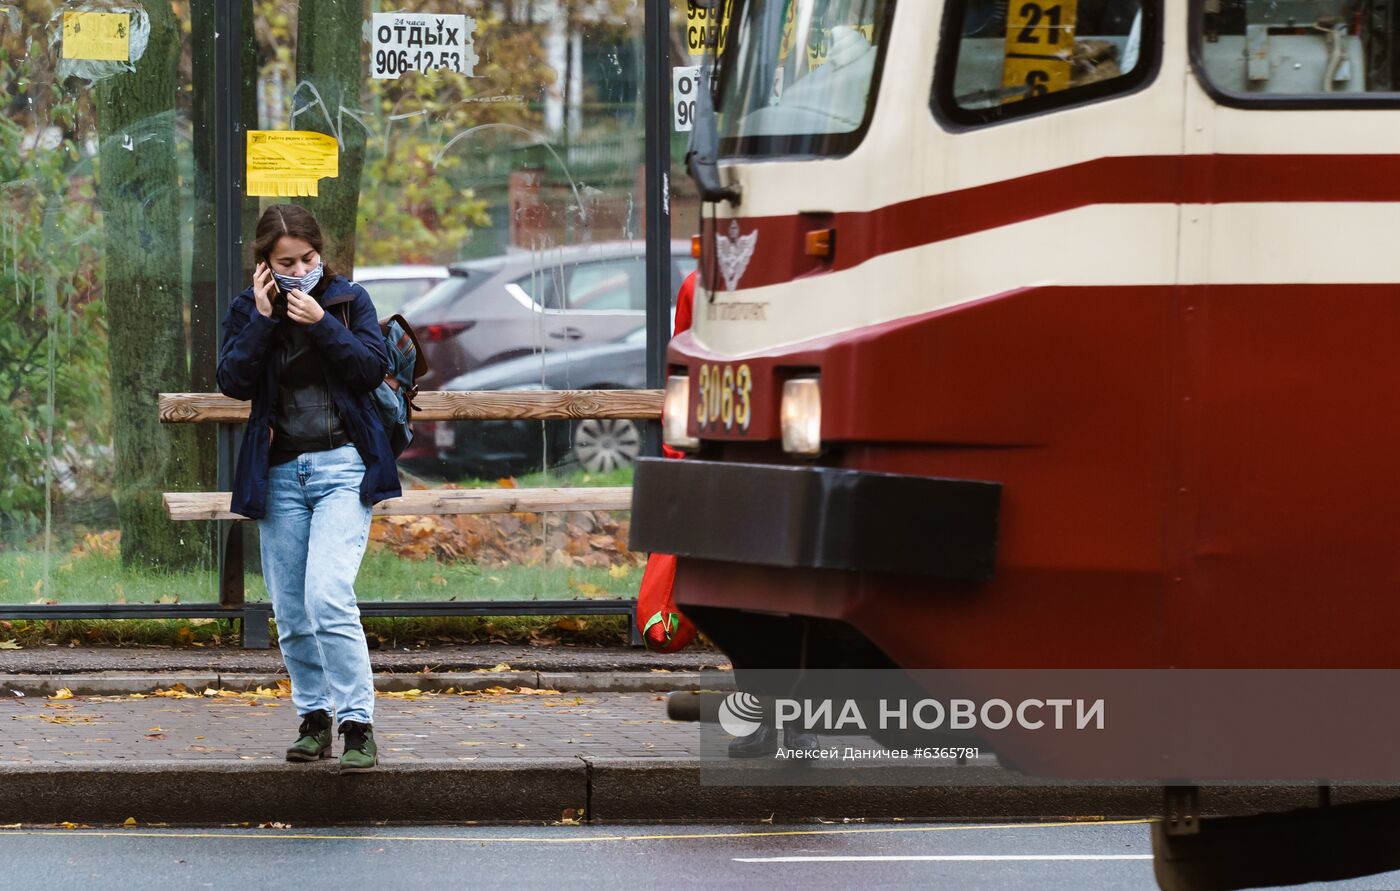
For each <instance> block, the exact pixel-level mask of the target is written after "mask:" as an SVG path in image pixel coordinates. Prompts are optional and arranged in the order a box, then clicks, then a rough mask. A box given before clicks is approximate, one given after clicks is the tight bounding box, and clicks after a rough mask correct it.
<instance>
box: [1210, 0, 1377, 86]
mask: <svg viewBox="0 0 1400 891" xmlns="http://www.w3.org/2000/svg"><path fill="white" fill-rule="evenodd" d="M1198 10H1199V11H1198V13H1197V15H1198V17H1199V18H1198V22H1197V24H1198V27H1197V28H1196V29H1195V30H1194V35H1195V41H1196V44H1195V61H1196V66H1197V69H1198V71H1199V72H1200V73H1201V75H1202V76H1203V77H1204V78H1205V80H1206V82H1207V83H1208V84H1209V85H1210V86H1211V87H1214V88H1215V89H1216V90H1217V91H1218V92H1220V93H1224V94H1227V95H1232V96H1237V97H1239V98H1241V99H1247V98H1249V97H1256V96H1271V97H1275V100H1277V98H1278V97H1285V96H1286V97H1295V98H1297V97H1313V100H1314V101H1316V100H1317V99H1323V98H1327V99H1334V100H1336V99H1342V100H1345V99H1347V98H1355V97H1356V96H1358V95H1364V94H1367V93H1394V92H1397V91H1400V57H1397V55H1396V53H1395V52H1394V49H1393V47H1394V46H1395V45H1396V41H1397V40H1400V8H1397V7H1396V5H1395V4H1394V3H1393V2H1391V0H1203V2H1202V3H1201V4H1200V6H1199V7H1198Z"/></svg>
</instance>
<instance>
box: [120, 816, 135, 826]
mask: <svg viewBox="0 0 1400 891" xmlns="http://www.w3.org/2000/svg"><path fill="white" fill-rule="evenodd" d="M122 825H123V826H125V827H126V828H127V829H130V828H132V827H133V826H135V825H136V818H135V817H127V818H126V819H125V820H123V821H122Z"/></svg>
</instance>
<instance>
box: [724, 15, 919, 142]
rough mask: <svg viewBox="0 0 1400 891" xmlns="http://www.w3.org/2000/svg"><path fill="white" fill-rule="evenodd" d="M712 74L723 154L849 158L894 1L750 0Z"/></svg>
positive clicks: (872, 87)
mask: <svg viewBox="0 0 1400 891" xmlns="http://www.w3.org/2000/svg"><path fill="white" fill-rule="evenodd" d="M733 7H735V8H734V9H733V11H732V13H731V14H733V15H737V16H739V19H738V21H736V22H733V23H732V24H731V25H730V27H729V30H728V32H727V34H728V37H727V41H726V42H727V43H728V44H730V45H728V46H726V47H725V49H724V57H723V59H722V67H721V69H720V75H719V87H720V90H719V93H720V94H719V107H718V111H719V135H720V139H721V142H720V150H721V152H722V153H723V154H726V155H774V154H817V155H830V154H840V153H844V152H848V151H850V150H851V149H852V148H854V147H855V145H856V143H857V142H859V140H860V137H861V135H862V133H863V132H864V130H865V126H866V122H867V121H868V119H869V116H870V111H871V106H872V105H873V97H874V91H875V85H876V83H877V82H878V76H877V75H878V72H879V66H880V47H881V45H882V42H883V39H884V32H885V23H886V22H887V20H888V18H889V16H890V14H891V12H892V11H893V8H894V0H749V2H746V3H744V2H736V3H734V4H733Z"/></svg>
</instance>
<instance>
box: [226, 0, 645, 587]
mask: <svg viewBox="0 0 1400 891" xmlns="http://www.w3.org/2000/svg"><path fill="white" fill-rule="evenodd" d="M327 6H329V5H327ZM351 6H352V7H353V6H354V4H352V5H351ZM254 8H255V18H256V21H255V23H254V27H253V34H254V39H255V40H256V43H257V58H258V63H257V77H256V87H255V92H256V95H255V97H251V98H252V99H253V101H252V104H253V106H254V107H255V108H256V122H255V123H254V122H253V121H251V120H250V121H248V122H247V123H248V126H249V127H250V129H260V130H265V131H278V130H314V131H319V132H322V133H326V134H329V135H331V136H333V137H334V138H335V139H336V140H337V150H338V152H339V175H338V176H337V177H335V178H334V179H330V178H327V179H321V180H320V181H319V188H318V191H319V192H320V195H319V196H317V197H315V198H309V197H308V198H302V197H295V198H283V197H274V196H265V197H262V198H260V199H259V209H260V208H261V207H265V206H266V205H267V204H269V203H273V202H276V201H283V200H292V201H296V202H297V203H303V204H304V205H305V206H307V207H308V208H309V209H311V210H312V211H313V212H314V213H316V214H317V216H318V218H319V219H320V220H321V222H322V225H323V227H324V228H326V229H327V232H326V234H327V236H328V238H329V239H330V240H331V242H332V243H333V247H332V251H333V252H334V253H332V256H333V257H335V258H337V259H338V261H339V264H338V265H339V267H340V268H341V269H342V271H344V270H348V269H350V268H351V267H352V266H353V275H354V277H355V278H356V279H357V280H360V281H362V283H364V284H366V287H367V290H368V291H369V293H370V296H371V298H372V299H375V300H376V301H377V300H378V296H379V294H380V293H384V294H385V295H389V294H390V293H391V291H392V290H396V289H397V288H398V286H397V285H394V284H392V283H390V282H389V280H388V277H389V275H390V271H389V267H399V269H396V270H395V272H394V274H407V273H406V272H405V271H404V270H403V269H402V267H419V268H420V269H421V270H422V272H423V275H422V277H423V278H432V279H434V280H435V281H436V282H437V284H436V285H435V286H434V288H433V289H430V290H429V291H428V292H427V293H426V294H424V295H423V296H421V297H419V298H417V299H410V300H408V301H407V302H406V303H405V304H403V305H402V306H401V307H400V308H399V311H400V312H402V313H403V314H404V315H405V317H406V318H407V319H408V320H409V322H410V323H411V324H412V325H414V327H415V330H416V332H417V333H418V334H419V337H420V341H421V342H423V345H424V351H425V353H426V354H427V358H428V360H429V365H430V370H429V375H428V377H427V378H425V379H424V380H423V381H421V382H420V383H421V384H422V385H423V387H424V389H463V388H470V389H499V388H520V387H532V388H536V389H540V388H543V389H562V388H580V387H588V386H590V385H596V383H598V381H593V380H592V379H591V378H589V377H588V376H589V375H593V374H597V373H601V372H597V371H594V370H593V369H594V367H595V366H596V364H597V363H596V362H590V361H586V360H589V351H590V350H592V349H594V348H596V347H600V346H603V345H605V343H607V342H609V341H611V340H612V337H611V335H612V333H613V332H611V330H608V331H606V332H604V334H605V335H606V339H604V336H602V335H600V336H594V330H593V329H592V328H590V327H589V326H587V325H571V324H569V323H568V322H567V320H564V321H561V320H560V318H561V316H567V311H568V306H567V305H564V304H563V303H561V299H562V298H563V297H564V296H565V295H570V296H571V294H570V292H569V291H568V290H567V289H566V288H565V283H566V282H568V281H569V280H570V275H571V272H572V270H573V269H574V268H575V267H580V266H583V265H586V264H589V263H592V262H597V261H600V260H603V259H605V258H606V259H608V260H611V259H612V258H614V257H616V256H618V255H619V254H621V255H624V256H626V257H628V258H631V259H632V260H634V261H635V262H636V263H637V264H638V266H639V267H640V266H641V264H643V263H644V262H645V253H646V246H645V235H644V232H643V230H642V207H643V197H642V184H643V182H644V177H643V175H642V146H643V143H644V134H643V109H642V83H641V71H640V69H641V61H642V55H643V51H642V49H643V48H642V39H643V31H642V5H641V4H639V3H634V2H627V0H605V2H583V0H522V2H506V3H502V2H493V0H466V2H461V3H454V4H451V5H450V8H448V7H447V5H444V4H441V3H434V2H431V0H407V2H403V3H396V4H392V5H391V4H384V3H381V2H379V0H367V2H365V3H363V4H362V8H361V9H360V10H359V12H360V15H358V16H351V17H347V18H346V19H345V20H343V21H340V20H331V19H330V18H328V16H333V15H335V14H336V13H334V12H332V11H325V10H321V9H320V8H319V7H313V6H311V5H309V4H305V3H297V2H291V0H259V2H257V3H255V4H254ZM312 8H315V9H318V14H319V15H320V16H322V18H321V19H320V20H318V21H316V22H308V21H306V20H305V19H306V16H307V14H308V9H312ZM350 12H351V13H353V12H354V10H353V9H351V10H350ZM351 18H353V21H352V20H351ZM342 45H343V46H351V45H353V46H354V47H355V49H356V50H357V52H358V55H357V57H356V59H355V60H354V63H353V65H352V64H351V63H350V62H348V61H345V60H344V59H339V60H338V59H337V58H336V54H337V52H342V53H343V46H342ZM337 47H341V49H337ZM352 55H353V54H352ZM246 104H247V103H245V105H246ZM256 213H257V210H253V212H252V215H253V216H256ZM347 214H348V217H347V216H346V215H347ZM347 245H349V247H350V249H351V250H349V251H347V250H346V246H347ZM460 263H467V264H471V265H472V266H473V267H474V268H475V269H476V270H477V272H476V273H474V274H473V275H474V278H472V279H471V281H472V282H473V284H472V286H471V287H470V288H467V287H464V286H463V282H464V281H466V280H467V279H466V278H464V277H461V276H453V275H451V274H450V272H449V267H452V266H454V264H460ZM482 270H485V271H484V272H483V271H482ZM497 270H500V272H499V274H497V272H496V271H497ZM376 283H379V284H376ZM508 286H510V287H508ZM512 289H513V290H512ZM458 292H460V293H458ZM522 293H523V294H524V295H525V297H526V299H525V300H523V301H522V300H521V299H519V295H520V294H522ZM628 299H629V300H630V299H631V298H630V294H629V295H628ZM530 304H534V305H533V306H531V305H530ZM546 310H556V311H557V310H564V311H565V312H564V313H562V314H561V313H558V312H548V311H546ZM385 314H386V313H384V312H381V315H385ZM624 333H625V332H624ZM643 348H644V347H643ZM575 356H577V357H578V361H577V362H575V361H574V357H575ZM609 382H610V383H622V384H624V385H627V386H644V385H645V382H644V380H643V379H638V380H636V381H630V380H627V381H621V382H619V381H614V380H610V381H609ZM626 423H627V424H631V422H626ZM577 426H578V425H577V424H576V423H572V422H565V421H557V422H553V421H552V422H524V421H515V422H505V421H501V422H459V423H439V422H429V421H420V422H418V423H417V424H415V428H416V429H415V439H414V443H413V444H412V445H410V447H409V449H408V451H406V452H405V454H404V455H403V456H402V458H401V459H400V466H401V468H402V469H403V470H404V471H406V473H405V475H404V477H405V480H406V481H408V482H410V483H414V482H418V481H420V480H421V481H422V482H423V483H424V484H427V485H442V484H461V485H481V484H487V485H495V484H496V481H497V480H498V479H502V478H515V479H517V480H519V481H520V482H519V484H520V485H570V484H574V483H577V482H580V481H581V480H580V479H579V478H580V477H581V476H585V475H587V474H586V473H584V472H582V471H580V469H579V462H578V461H577V460H576V456H575V454H574V453H575V449H574V445H575V442H574V440H575V432H576V428H577ZM619 441H621V440H619V439H617V438H611V439H609V440H608V442H610V443H616V442H619ZM624 452H626V449H625V448H624V449H622V450H621V451H620V452H619V455H620V456H621V457H623V458H626V459H627V460H629V461H630V458H631V455H630V454H623V453H624ZM613 477H616V478H615V479H614V478H613ZM608 481H609V482H613V483H614V484H626V483H627V482H628V481H629V480H628V478H627V475H626V474H625V473H618V474H613V475H612V477H609V479H608ZM414 523H417V525H416V526H414V525H413V524H414ZM619 524H621V525H619ZM613 533H619V534H617V535H614V534H613ZM371 537H372V547H371V552H370V554H369V555H368V557H367V561H366V564H365V565H366V569H367V570H368V571H366V572H364V573H362V583H361V585H360V588H362V589H363V596H367V597H391V596H392V597H394V598H403V599H434V598H442V599H446V598H448V597H456V598H457V599H464V598H465V597H484V598H490V599H520V598H522V597H540V596H542V597H548V598H565V597H578V596H595V595H598V594H604V593H606V594H609V595H615V596H625V595H627V594H631V593H634V592H635V590H636V582H637V576H638V574H639V573H638V571H637V569H636V567H635V560H634V559H633V558H631V557H630V555H626V554H624V553H623V552H622V551H625V549H622V551H620V550H619V547H618V546H619V545H621V544H622V543H624V542H625V540H626V534H625V514H622V515H618V516H616V517H614V516H610V515H603V514H598V515H594V514H588V515H576V514H567V515H565V514H540V515H530V516H510V515H493V514H487V515H478V516H464V517H435V518H433V517H429V518H419V519H416V520H413V521H410V522H408V523H399V522H398V521H397V520H395V521H388V520H383V519H376V521H375V526H374V530H373V532H372V536H371ZM614 539H615V540H614ZM392 561H399V562H407V563H408V564H409V565H408V568H407V569H404V568H403V567H394V566H393V563H392ZM610 569H613V570H614V571H613V572H611V573H610V572H609V570H610ZM390 578H392V580H393V582H392V584H385V583H384V582H385V580H388V579H390Z"/></svg>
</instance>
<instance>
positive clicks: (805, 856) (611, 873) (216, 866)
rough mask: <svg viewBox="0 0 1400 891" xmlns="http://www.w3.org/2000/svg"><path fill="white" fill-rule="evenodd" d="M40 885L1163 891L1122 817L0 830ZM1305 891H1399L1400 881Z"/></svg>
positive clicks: (0, 843) (1145, 847)
mask: <svg viewBox="0 0 1400 891" xmlns="http://www.w3.org/2000/svg"><path fill="white" fill-rule="evenodd" d="M0 862H3V863H4V864H5V867H4V873H3V876H0V886H3V887H5V888H7V889H29V888H45V889H49V888H82V889H104V888H120V889H123V891H134V889H148V888H152V889H159V888H180V889H185V888H231V889H233V888H236V889H245V888H257V887H279V888H292V887H340V886H344V885H346V884H347V883H348V884H350V885H353V887H356V888H377V887H384V888H395V889H400V888H403V889H410V888H427V889H444V888H549V889H558V888H563V887H568V888H601V887H619V886H621V887H629V886H630V887H640V888H658V887H659V888H667V889H670V888H737V887H765V886H766V887H796V888H803V889H815V888H853V887H858V888H862V889H873V888H929V887H945V888H958V889H977V888H987V889H997V891H1005V889H1032V888H1034V889H1044V888H1073V889H1084V891H1093V889H1120V888H1123V889H1138V888H1142V889H1151V888H1155V887H1156V885H1155V883H1154V881H1153V878H1152V861H1151V845H1150V842H1149V839H1148V827H1147V825H1146V824H1145V823H1143V822H1139V821H1127V822H1120V823H1078V824H1065V823H1060V824H1020V825H1015V824H1013V825H1006V824H1002V825H914V824H898V823H896V824H880V825H810V826H788V827H783V826H763V825H759V826H713V825H667V826H626V827H619V826H613V827H585V826H550V827H501V826H491V827H486V826H479V827H478V826H455V827H442V826H434V827H376V828H363V827H356V828H341V829H317V830H301V829H296V828H290V829H253V828H248V829H240V828H233V829H152V828H144V827H137V828H133V829H110V830H84V829H74V830H63V829H36V830H28V829H20V830H6V831H0ZM1294 887H1303V888H1321V887H1326V888H1329V889H1330V888H1337V889H1343V888H1344V889H1383V888H1396V887H1400V873H1388V874H1386V875H1382V876H1375V877H1371V878H1367V879H1358V880H1353V881H1350V882H1343V883H1333V884H1330V885H1326V886H1322V885H1307V886H1294Z"/></svg>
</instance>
